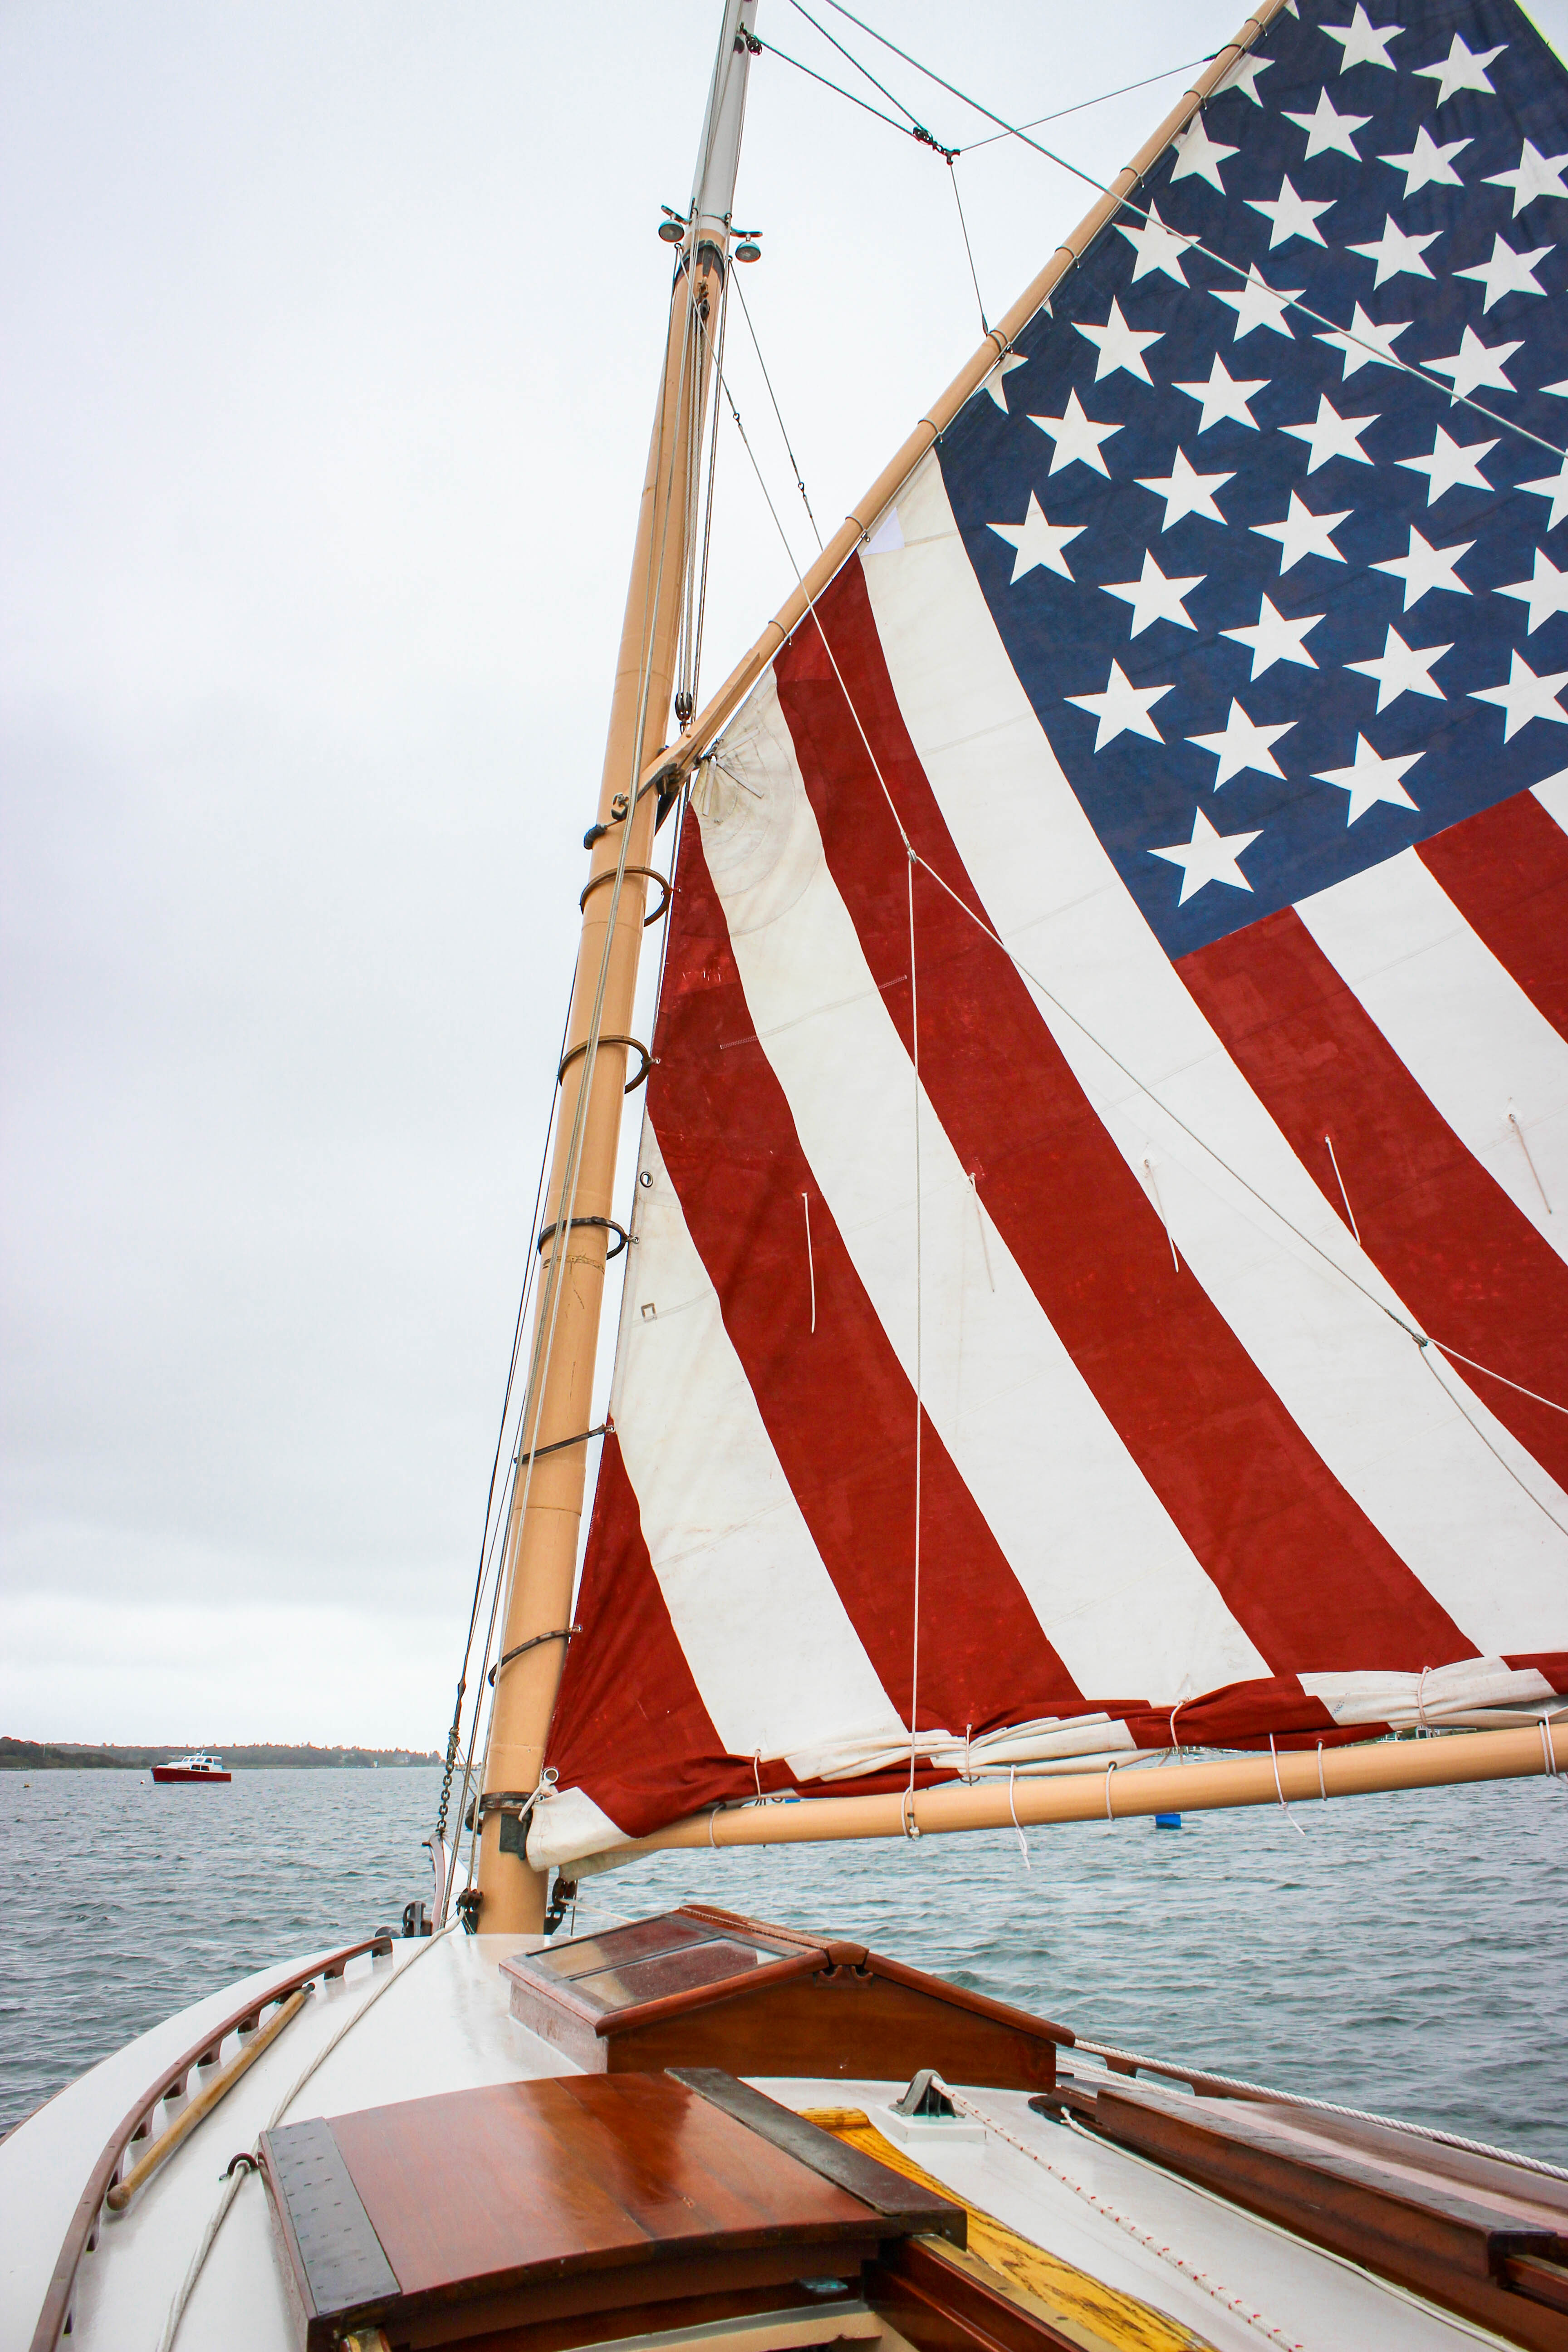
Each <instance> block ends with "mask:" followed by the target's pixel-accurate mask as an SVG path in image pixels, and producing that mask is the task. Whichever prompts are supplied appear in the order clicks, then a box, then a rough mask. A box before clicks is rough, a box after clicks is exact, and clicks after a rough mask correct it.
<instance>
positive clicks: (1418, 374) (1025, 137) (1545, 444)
mask: <svg viewBox="0 0 1568 2352" xmlns="http://www.w3.org/2000/svg"><path fill="white" fill-rule="evenodd" d="M795 5H796V6H798V5H799V0H795ZM826 5H827V6H828V7H830V8H833V9H835V10H837V14H838V15H839V16H846V17H847V18H848V20H849V22H850V24H852V25H856V26H858V27H859V29H860V31H861V32H863V33H865V34H866V35H867V36H868V37H869V38H870V39H871V40H873V41H877V42H879V43H880V45H881V47H883V48H885V49H890V50H891V51H892V53H893V55H894V56H895V57H896V58H902V59H903V61H904V63H905V64H906V65H908V66H912V67H913V68H914V69H915V71H916V72H917V73H920V74H923V75H924V76H925V77H926V79H927V80H928V81H934V82H935V83H936V84H937V86H938V88H939V89H945V90H946V91H947V92H948V93H949V95H950V96H952V97H953V98H956V99H957V100H959V102H960V104H961V105H963V106H968V107H973V110H974V111H975V113H976V114H981V115H984V118H985V120H986V121H988V122H994V123H996V124H998V125H999V126H1000V134H1001V136H1003V137H1005V138H1009V139H1016V140H1018V141H1020V142H1022V144H1023V145H1024V146H1026V147H1030V148H1032V149H1033V150H1034V152H1035V153H1036V154H1037V155H1043V156H1044V157H1045V159H1046V161H1047V163H1054V164H1056V166H1057V167H1058V170H1059V171H1063V172H1068V173H1071V175H1072V177H1073V178H1074V179H1075V180H1081V181H1082V182H1083V183H1084V184H1085V186H1086V187H1090V188H1093V189H1094V190H1095V191H1096V193H1097V194H1100V195H1102V196H1110V197H1113V198H1114V199H1115V201H1116V203H1117V204H1118V205H1119V206H1121V207H1122V208H1123V209H1125V210H1126V211H1128V212H1130V213H1135V214H1136V215H1137V216H1138V218H1139V219H1140V220H1142V221H1147V220H1148V219H1149V217H1150V214H1149V207H1148V206H1147V205H1140V204H1136V203H1134V201H1133V199H1132V196H1131V194H1126V195H1118V194H1117V191H1116V189H1115V188H1114V187H1108V186H1107V185H1106V184H1105V183H1104V182H1103V181H1102V180H1097V179H1096V178H1095V176H1094V174H1093V173H1092V172H1086V171H1085V170H1084V169H1083V167H1082V165H1081V164H1079V163H1069V162H1068V158H1067V157H1066V156H1065V155H1058V153H1057V152H1056V151H1055V150H1054V149H1053V148H1050V147H1046V146H1043V145H1042V144H1041V142H1039V140H1037V139H1032V138H1031V137H1030V136H1029V134H1028V132H1027V131H1025V130H1024V129H1023V128H1022V127H1021V126H1020V125H1019V124H1017V123H1015V122H1009V121H1007V120H1006V117H1005V115H1001V114H997V113H996V112H995V111H994V110H993V109H992V108H991V107H989V106H986V105H984V104H983V103H982V101H981V100H979V99H977V98H971V97H970V96H969V94H968V92H967V91H965V90H962V89H959V88H958V86H957V84H956V83H955V82H951V81H948V80H947V79H945V77H944V76H943V75H942V74H939V73H938V72H937V71H936V70H935V68H933V67H931V66H922V65H921V62H920V60H919V58H912V57H910V54H909V52H908V50H907V49H900V47H899V45H898V43H897V42H896V41H890V40H889V38H888V36H887V35H886V33H879V32H878V31H877V29H876V26H873V25H868V24H867V23H866V22H865V21H864V19H863V18H861V17H859V16H856V15H855V13H854V12H853V10H852V9H849V8H847V7H846V6H845V5H844V0H826ZM1215 55H1216V56H1220V55H1223V52H1222V51H1219V50H1216V51H1215ZM1202 111H1203V106H1202V105H1201V104H1200V105H1199V106H1198V107H1197V108H1195V109H1194V114H1198V113H1201V112H1202ZM955 152H962V150H957V151H955ZM1108 225H1109V224H1108ZM1182 242H1183V244H1184V247H1185V248H1186V249H1187V251H1188V252H1191V253H1201V254H1202V255H1203V257H1204V258H1205V261H1212V262H1213V263H1214V265H1215V268H1217V269H1223V270H1225V271H1226V273H1227V274H1228V275H1229V276H1230V277H1232V278H1240V279H1241V280H1242V282H1243V284H1244V285H1245V284H1249V283H1251V282H1252V280H1251V277H1250V273H1249V272H1248V271H1247V269H1244V268H1242V266H1241V264H1240V263H1239V262H1237V261H1232V260H1230V259H1229V258H1228V257H1227V256H1226V255H1225V254H1223V253H1218V252H1216V251H1215V248H1214V247H1213V246H1210V245H1205V243H1204V241H1203V239H1202V238H1201V237H1195V236H1187V235H1186V234H1185V232H1183V235H1182ZM1073 258H1074V261H1075V262H1078V261H1081V260H1082V258H1083V256H1082V255H1081V254H1075V255H1074V257H1073ZM1255 266H1256V265H1255ZM1258 283H1259V284H1261V285H1263V286H1264V287H1265V288H1266V289H1267V291H1268V293H1269V294H1271V295H1273V296H1274V298H1275V299H1276V300H1278V301H1279V303H1280V305H1281V306H1282V307H1283V308H1284V309H1285V310H1297V311H1300V315H1301V316H1302V318H1304V319H1310V320H1312V322H1313V324H1314V325H1315V326H1318V327H1321V328H1323V329H1325V330H1326V331H1327V332H1328V333H1329V334H1331V335H1332V336H1334V337H1335V338H1336V339H1337V340H1338V341H1341V342H1342V343H1345V344H1352V343H1353V344H1354V345H1355V347H1356V349H1357V350H1358V351H1364V352H1369V353H1370V354H1371V355H1372V357H1373V359H1375V360H1377V361H1378V362H1380V363H1381V364H1382V365H1383V366H1384V367H1392V368H1394V369H1396V370H1398V371H1399V373H1402V374H1404V375H1409V376H1414V377H1415V379H1416V381H1417V382H1418V383H1425V384H1426V385H1428V386H1429V387H1430V389H1431V390H1432V391H1434V392H1439V393H1441V394H1442V395H1443V398H1444V399H1445V400H1446V401H1447V402H1448V403H1449V404H1450V405H1451V406H1456V407H1465V408H1472V409H1474V410H1475V412H1476V414H1477V415H1478V416H1484V417H1486V418H1487V420H1488V422H1489V423H1490V424H1492V425H1500V426H1501V427H1502V429H1503V430H1504V431H1505V432H1508V433H1513V434H1516V435H1517V436H1519V438H1520V439H1521V441H1529V442H1532V443H1533V444H1534V446H1535V447H1536V448H1538V449H1544V450H1546V451H1547V452H1548V453H1549V454H1550V455H1551V456H1552V457H1559V458H1562V457H1568V449H1565V448H1563V446H1561V445H1560V444H1559V443H1557V442H1555V441H1549V440H1548V439H1547V438H1546V436H1545V435H1544V434H1542V433H1532V432H1531V429H1530V427H1529V426H1528V425H1521V424H1519V423H1518V422H1517V420H1516V419H1514V418H1512V417H1509V416H1504V415H1501V413H1500V411H1499V410H1497V409H1495V408H1489V407H1488V405H1487V404H1486V402H1485V401H1484V400H1478V399H1477V398H1476V396H1475V394H1474V393H1469V392H1460V391H1458V389H1457V386H1456V384H1452V383H1445V382H1444V380H1443V378H1442V377H1441V376H1440V375H1436V374H1434V373H1432V371H1431V370H1430V369H1429V368H1427V367H1425V366H1423V365H1422V364H1421V363H1420V362H1417V361H1415V360H1405V359H1401V358H1400V357H1399V355H1398V353H1397V352H1391V351H1389V350H1387V349H1385V348H1384V346H1383V345H1382V344H1379V343H1374V342H1372V341H1369V340H1368V338H1367V337H1366V336H1364V335H1358V334H1355V333H1353V332H1352V330H1351V329H1350V328H1349V327H1342V326H1341V325H1340V323H1339V321H1338V320H1335V319H1331V318H1329V317H1328V316H1327V314H1326V313H1325V312H1324V311H1321V310H1314V309H1313V308H1312V306H1311V304H1310V302H1304V301H1303V300H1302V299H1301V297H1300V294H1299V293H1287V292H1285V291H1283V290H1282V289H1279V288H1278V287H1273V286H1268V281H1267V280H1266V279H1264V278H1262V277H1261V274H1259V278H1258Z"/></svg>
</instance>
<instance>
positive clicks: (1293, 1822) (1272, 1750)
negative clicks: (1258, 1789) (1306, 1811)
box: [1268, 1732, 1323, 1837]
mask: <svg viewBox="0 0 1568 2352" xmlns="http://www.w3.org/2000/svg"><path fill="white" fill-rule="evenodd" d="M1268 1753H1269V1755H1270V1756H1271V1757H1272V1758H1273V1759H1274V1793H1275V1795H1276V1796H1277V1797H1278V1798H1279V1810H1280V1811H1281V1812H1282V1813H1283V1814H1284V1816H1285V1818H1286V1820H1287V1821H1288V1822H1289V1824H1290V1826H1291V1828H1292V1829H1293V1830H1294V1831H1295V1832H1296V1835H1297V1836H1298V1837H1305V1836H1306V1834H1307V1832H1306V1831H1305V1830H1304V1829H1303V1828H1302V1827H1301V1824H1300V1822H1299V1821H1298V1820H1297V1819H1296V1816H1295V1814H1294V1813H1293V1812H1292V1811H1290V1808H1289V1805H1288V1804H1287V1803H1286V1802H1285V1790H1284V1789H1283V1787H1282V1786H1281V1784H1280V1780H1279V1749H1278V1748H1276V1747H1275V1745H1274V1734H1273V1733H1272V1732H1270V1733H1269V1735H1268ZM1322 1780H1323V1743H1322V1741H1321V1739H1320V1740H1319V1742H1318V1785H1319V1787H1320V1788H1321V1786H1322Z"/></svg>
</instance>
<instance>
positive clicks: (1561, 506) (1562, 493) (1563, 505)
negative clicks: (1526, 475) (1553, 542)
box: [1519, 457, 1568, 530]
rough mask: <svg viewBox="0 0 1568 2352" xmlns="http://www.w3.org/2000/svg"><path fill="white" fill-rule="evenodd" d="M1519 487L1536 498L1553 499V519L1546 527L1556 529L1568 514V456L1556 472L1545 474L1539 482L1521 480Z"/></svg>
mask: <svg viewBox="0 0 1568 2352" xmlns="http://www.w3.org/2000/svg"><path fill="white" fill-rule="evenodd" d="M1519 487H1520V488H1521V490H1529V491H1530V492H1531V495H1532V496H1533V497H1535V498H1538V499H1551V501H1552V520H1550V522H1549V523H1548V524H1547V526H1546V528H1547V530H1556V528H1557V526H1558V524H1559V523H1560V522H1561V521H1562V520H1563V516H1564V515H1568V457H1564V459H1563V463H1562V465H1561V466H1560V467H1558V469H1557V471H1556V473H1554V474H1543V475H1542V478H1541V479H1540V480H1539V481H1538V482H1521V484H1520V486H1519Z"/></svg>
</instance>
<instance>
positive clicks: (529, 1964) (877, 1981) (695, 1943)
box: [501, 1903, 1073, 2091]
mask: <svg viewBox="0 0 1568 2352" xmlns="http://www.w3.org/2000/svg"><path fill="white" fill-rule="evenodd" d="M501 1968H502V1972H503V1974H504V1975H505V1976H507V1977H508V1978H509V1979H510V1983H511V2010H512V2015H513V2016H514V2017H515V2018H517V2019H518V2021H520V2023H521V2024H523V2025H526V2026H527V2027H528V2029H529V2031H530V2032H532V2033H537V2034H539V2035H540V2036H541V2038H542V2040H544V2041H546V2042H551V2043H552V2044H553V2045H554V2047H555V2048H557V2049H558V2050H560V2051H562V2052H563V2054H564V2055H566V2056H567V2057H569V2058H571V2059H572V2060H573V2061H574V2063H576V2064H577V2065H579V2066H583V2067H585V2068H586V2069H587V2070H588V2071H589V2072H590V2073H595V2074H621V2073H624V2072H626V2071H627V2070H628V2069H632V2068H638V2067H647V2066H725V2067H728V2068H730V2070H731V2072H732V2073H734V2074H763V2075H773V2076H778V2075H791V2074H793V2075H812V2076H820V2077H833V2076H841V2075H849V2074H854V2075H857V2076H859V2075H871V2076H876V2077H879V2078H885V2079H889V2080H890V2079H893V2078H897V2079H899V2080H900V2081H907V2080H908V2079H909V2077H910V2075H911V2074H914V2072H915V2071H916V2069H917V2068H918V2067H921V2066H933V2067H935V2068H936V2069H937V2071H938V2072H939V2073H940V2074H944V2075H946V2076H947V2077H948V2078H949V2079H950V2080H951V2081H952V2082H955V2083H973V2084H984V2085H986V2086H987V2087H989V2088H993V2089H1000V2090H1026V2091H1048V2090H1049V2089H1050V2088H1051V2087H1052V2085H1053V2084H1054V2083H1055V2080H1056V2053H1057V2047H1058V2043H1070V2042H1071V2041H1072V2038H1073V2037H1072V2035H1071V2033H1070V2032H1068V2028H1067V2027H1066V2026H1065V2025H1053V2024H1052V2023H1050V2021H1048V2020H1047V2019H1045V2018H1039V2017H1031V2016H1029V2015H1028V2014H1027V2013H1026V2011H1023V2010H1018V2009H1010V2008H1009V2007H1008V2006H1007V2005H1006V2004H1005V2002H1003V2001H999V2000H988V1999H987V1998H986V1996H985V1995H984V1993H977V1992H969V1991H966V1990H964V1989H963V1987H962V1986H959V1985H952V1984H946V1983H944V1982H943V1981H942V1979H941V1978H940V1977H932V1976H927V1975H925V1974H923V1973H922V1972H921V1970H920V1969H910V1968H906V1967H905V1966H904V1965H903V1963H902V1962H901V1961H900V1960H889V1959H886V1958H883V1957H882V1956H881V1955H880V1954H879V1953H877V1952H873V1951H869V1950H868V1948H866V1946H865V1945H864V1944H852V1943H846V1942H842V1941H838V1940H836V1939H830V1938H829V1937H820V1936H809V1935H799V1934H796V1933H795V1932H794V1931H793V1930H792V1929H789V1928H784V1927H773V1926H765V1927H764V1926H763V1925H761V1924H760V1923H759V1922H758V1921H756V1920H754V1919H745V1918H742V1917H741V1916H738V1915H737V1914H736V1913H734V1912H731V1911H720V1910H712V1909H710V1908H709V1907H708V1906H706V1905H703V1904H695V1903H693V1904H688V1905H686V1906H683V1907H682V1908H681V1909H680V1910H678V1911H667V1912H665V1913H663V1914H662V1915H661V1916H659V1917H658V1918H655V1919H641V1920H638V1921H637V1922H636V1923H635V1924H634V1925H632V1926H629V1927H616V1928H612V1929H611V1930H610V1931H609V1932H608V1933H606V1934H605V1935H602V1936H583V1937H577V1938H576V1939H575V1940H574V1941H573V1942H571V1943H567V1944H557V1945H552V1946H551V1947H550V1948H548V1949H547V1950H544V1951H538V1952H527V1953H519V1954H518V1955H517V1957H516V1958H512V1959H509V1960H503V1961H502V1963H501Z"/></svg>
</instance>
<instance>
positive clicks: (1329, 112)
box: [1283, 89, 1372, 163]
mask: <svg viewBox="0 0 1568 2352" xmlns="http://www.w3.org/2000/svg"><path fill="white" fill-rule="evenodd" d="M1283 119H1284V120H1285V121H1287V122H1294V123H1295V124H1296V125H1297V126H1298V128H1299V129H1300V130H1302V131H1305V132H1306V134H1307V152H1306V153H1305V155H1304V156H1303V157H1302V158H1301V160H1302V162H1303V163H1310V162H1311V160H1312V158H1313V156H1314V155H1327V154H1330V153H1337V154H1341V155H1348V156H1349V157H1350V159H1351V161H1352V163H1360V162H1361V150H1360V149H1359V148H1358V147H1357V145H1356V143H1355V141H1354V140H1353V139H1352V136H1351V133H1352V131H1364V130H1365V128H1366V126H1367V124H1368V123H1369V122H1370V121H1372V117H1371V115H1370V114H1341V113H1340V112H1338V110H1336V108H1335V106H1334V101H1333V100H1332V99H1331V97H1330V96H1329V93H1328V91H1327V90H1326V89H1321V90H1320V91H1319V92H1318V104H1317V110H1316V112H1315V113H1312V114H1287V115H1286V116H1285V117H1284V118H1283Z"/></svg>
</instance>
